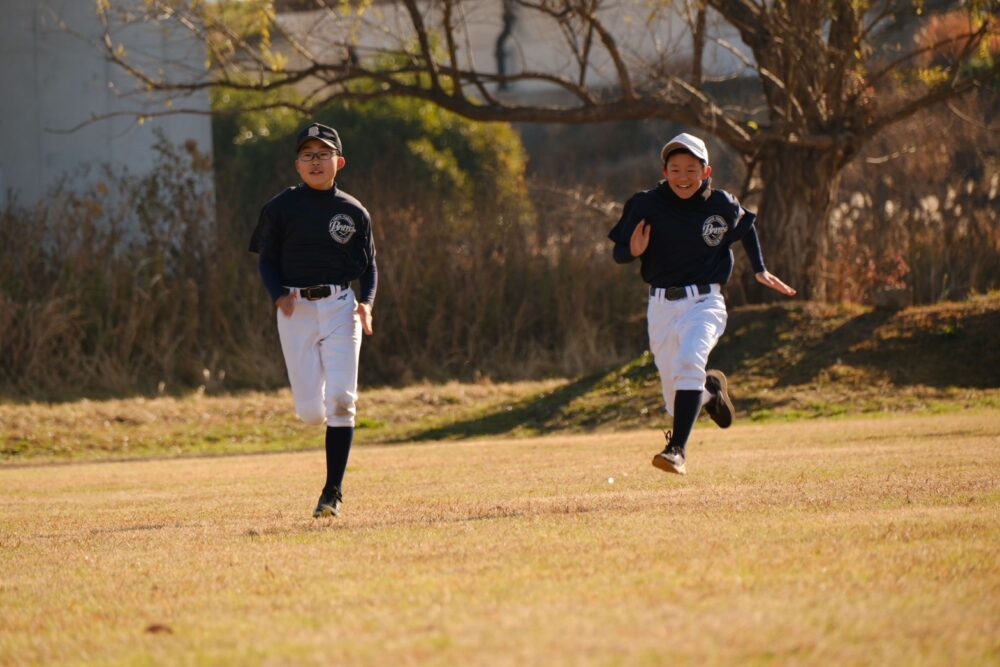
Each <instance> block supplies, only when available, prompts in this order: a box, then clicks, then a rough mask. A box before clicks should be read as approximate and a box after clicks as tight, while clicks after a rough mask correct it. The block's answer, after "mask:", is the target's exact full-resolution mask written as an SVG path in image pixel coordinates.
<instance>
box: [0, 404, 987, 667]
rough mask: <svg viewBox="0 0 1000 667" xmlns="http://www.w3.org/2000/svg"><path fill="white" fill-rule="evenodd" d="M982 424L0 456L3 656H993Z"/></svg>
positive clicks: (525, 660)
mask: <svg viewBox="0 0 1000 667" xmlns="http://www.w3.org/2000/svg"><path fill="white" fill-rule="evenodd" d="M998 417H1000V413H998V411H995V410H993V411H984V412H979V413H969V414H952V415H943V416H935V417H932V416H894V417H888V418H882V419H877V420H866V419H842V420H836V421H809V422H797V423H794V424H771V425H766V426H764V425H746V424H739V425H737V426H736V427H735V428H733V429H731V430H729V431H725V432H721V431H717V430H713V429H709V428H706V427H704V426H702V425H699V426H698V428H697V429H696V430H695V434H694V437H693V441H692V445H691V458H690V462H689V470H690V474H689V475H688V476H687V477H686V478H678V477H674V476H666V475H664V474H662V473H660V472H658V471H656V470H654V469H653V468H652V467H651V466H650V465H649V458H650V456H651V454H652V453H653V452H654V451H655V450H656V449H657V447H658V445H659V443H660V436H659V435H658V434H657V433H655V432H650V431H637V432H630V433H621V434H611V435H608V434H604V435H590V436H572V437H549V438H540V439H533V440H532V439H521V440H494V441H478V442H474V443H434V444H425V445H397V446H363V447H359V448H358V449H357V450H356V451H355V453H354V456H353V458H352V460H351V466H350V469H349V474H348V479H347V488H346V504H345V508H344V509H345V513H344V516H343V517H341V518H340V519H337V520H324V521H313V520H312V519H311V518H309V514H308V513H309V510H310V509H311V505H312V502H313V501H314V500H315V498H314V496H315V495H316V492H317V491H318V488H319V485H320V484H321V468H322V458H321V457H322V455H321V454H320V453H319V452H303V453H290V454H275V455H268V456H247V457H231V458H225V459H218V458H201V459H181V460H173V461H147V462H133V463H107V464H76V465H62V466H39V467H30V468H15V469H10V468H8V469H4V470H0V609H2V610H3V614H2V623H0V663H4V664H7V663H9V664H47V663H53V662H62V663H66V662H70V663H73V662H87V663H101V664H204V663H212V664H220V663H221V664H330V663H337V664H372V665H375V664H378V665H385V664H390V665H417V664H420V665H425V664H441V665H444V664H447V665H454V664H497V665H524V664H630V665H631V664H639V665H642V664H667V663H671V664H672V663H688V664H704V663H708V664H734V663H742V664H748V663H749V664H773V663H782V664H786V663H796V664H824V665H825V664H941V665H943V664H998V663H1000V640H998V639H997V637H998V636H1000V563H998V559H997V557H996V547H997V544H998V543H1000V522H998V518H997V517H998V514H1000V512H998V510H1000V478H998V475H997V473H996V471H997V469H998V465H1000V448H998V442H1000V419H998ZM609 477H613V478H614V483H613V484H609V482H608V478H609Z"/></svg>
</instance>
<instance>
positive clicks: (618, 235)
mask: <svg viewBox="0 0 1000 667" xmlns="http://www.w3.org/2000/svg"><path fill="white" fill-rule="evenodd" d="M638 199H639V195H633V196H632V197H631V198H630V199H629V200H628V201H627V202H625V207H624V209H622V217H621V218H620V219H619V220H618V223H617V224H616V225H615V226H614V227H612V228H611V231H609V232H608V238H609V239H611V240H612V241H614V244H615V247H614V248H613V249H612V256H613V257H614V259H615V261H616V262H618V263H619V264H625V263H627V262H631V261H632V260H633V259H635V257H633V256H632V250H631V248H630V247H629V243H630V241H631V239H632V232H634V231H635V228H636V225H638V224H639V222H640V221H641V220H642V214H641V212H640V211H641V208H642V207H641V206H640V205H639V202H638Z"/></svg>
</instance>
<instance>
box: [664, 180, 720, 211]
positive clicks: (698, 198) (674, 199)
mask: <svg viewBox="0 0 1000 667" xmlns="http://www.w3.org/2000/svg"><path fill="white" fill-rule="evenodd" d="M656 193H657V194H658V195H660V196H661V197H663V198H664V199H665V200H667V201H668V202H670V203H671V204H677V205H680V206H685V205H689V204H699V203H704V202H706V201H708V198H709V196H710V195H711V194H712V179H710V178H706V179H705V180H703V181H702V182H701V187H700V188H698V191H697V192H695V193H694V195H692V196H691V197H688V198H687V199H681V198H680V197H678V196H677V194H676V193H675V192H674V191H673V190H671V189H670V184H669V183H667V182H666V181H660V182H659V183H658V184H657V186H656Z"/></svg>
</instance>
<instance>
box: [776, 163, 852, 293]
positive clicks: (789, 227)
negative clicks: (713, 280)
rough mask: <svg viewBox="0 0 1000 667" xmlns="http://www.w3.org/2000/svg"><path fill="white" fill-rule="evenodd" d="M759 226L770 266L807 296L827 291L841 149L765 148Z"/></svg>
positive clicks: (840, 165) (777, 274) (780, 276)
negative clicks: (831, 227)
mask: <svg viewBox="0 0 1000 667" xmlns="http://www.w3.org/2000/svg"><path fill="white" fill-rule="evenodd" d="M760 164H761V176H762V178H763V181H764V192H763V196H762V198H761V204H760V210H759V216H758V217H759V221H758V223H757V227H758V231H759V233H760V237H761V246H762V247H763V249H764V261H765V264H766V266H767V268H768V270H769V271H770V272H771V273H773V274H775V275H776V276H778V277H779V278H781V279H782V280H784V281H785V282H786V283H788V284H789V285H791V286H792V287H794V288H796V289H797V290H798V291H799V294H800V295H801V296H802V297H804V298H807V299H815V300H818V301H824V300H825V299H826V295H827V291H826V285H827V282H828V279H829V278H830V276H829V275H828V270H827V266H828V261H827V260H828V255H827V253H828V240H829V224H830V211H831V208H832V206H833V200H834V197H835V196H836V194H837V188H838V187H839V184H840V171H841V168H842V166H843V164H842V158H841V156H840V155H838V151H837V150H836V149H832V150H824V149H815V148H802V147H797V146H789V145H787V144H773V145H772V146H770V147H768V148H766V149H765V150H764V151H762V152H761V162H760Z"/></svg>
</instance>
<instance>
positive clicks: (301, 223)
mask: <svg viewBox="0 0 1000 667" xmlns="http://www.w3.org/2000/svg"><path fill="white" fill-rule="evenodd" d="M295 151H296V158H295V170H296V171H297V172H298V174H299V177H300V178H301V179H302V182H301V183H299V184H298V185H295V186H293V187H290V188H288V189H286V190H284V191H283V192H281V193H280V194H278V195H277V196H275V197H274V198H273V199H271V200H270V201H269V202H267V203H266V204H265V205H264V207H263V208H262V209H261V212H260V218H259V219H258V221H257V227H256V228H255V229H254V232H253V237H252V238H251V240H250V252H254V253H258V254H259V255H260V260H259V269H260V276H261V279H262V280H263V282H264V287H265V288H266V289H267V291H268V293H269V294H270V295H271V299H272V300H273V301H274V305H275V312H276V317H277V321H278V336H279V338H280V339H281V351H282V354H283V355H284V357H285V367H286V368H287V370H288V381H289V383H290V384H291V388H292V398H293V399H294V401H295V413H296V414H297V415H298V417H299V419H301V420H302V421H304V422H306V423H307V424H323V423H325V424H326V484H325V485H324V487H323V491H322V493H321V494H320V497H319V502H318V503H317V505H316V509H315V510H314V511H313V516H314V517H317V518H318V517H321V516H337V515H338V514H339V513H340V504H341V500H342V494H341V488H342V485H343V480H344V472H345V470H346V469H347V458H348V455H349V454H350V451H351V442H352V440H353V438H354V414H355V401H356V400H357V396H358V393H357V392H358V358H359V355H360V352H361V332H362V331H363V332H364V333H365V334H366V335H368V336H370V335H371V334H372V304H373V303H374V301H375V288H376V285H377V282H378V280H377V278H378V269H377V267H376V265H375V243H374V239H373V237H372V222H371V217H370V216H369V215H368V211H367V210H365V207H364V206H362V205H361V202H359V201H358V200H357V199H355V198H354V197H352V196H351V195H349V194H347V193H346V192H343V191H342V190H340V189H339V188H337V182H336V179H337V172H338V171H340V170H341V169H343V168H344V164H345V163H346V161H345V160H344V156H343V146H342V144H341V141H340V136H339V135H338V134H337V131H336V130H334V129H333V128H332V127H327V126H326V125H321V124H319V123H312V124H311V125H309V126H307V127H305V128H304V129H303V130H302V131H301V132H299V134H298V137H297V138H296V143H295ZM352 280H358V281H359V292H360V294H359V295H358V296H357V297H356V296H355V294H354V291H353V290H352V289H351V285H350V283H351V281H352Z"/></svg>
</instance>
